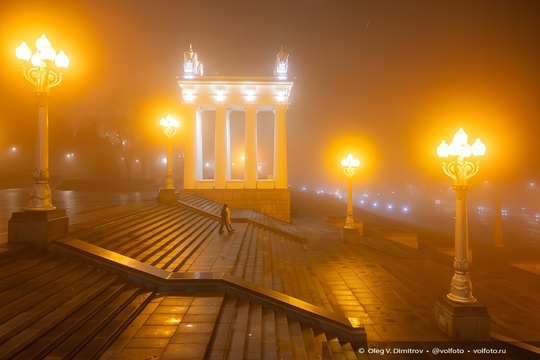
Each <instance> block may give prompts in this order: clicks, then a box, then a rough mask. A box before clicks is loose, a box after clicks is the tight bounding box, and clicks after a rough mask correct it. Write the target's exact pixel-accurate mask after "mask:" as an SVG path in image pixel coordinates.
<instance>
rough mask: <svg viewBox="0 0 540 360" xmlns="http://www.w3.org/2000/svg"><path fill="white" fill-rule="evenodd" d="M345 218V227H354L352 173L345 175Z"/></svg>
mask: <svg viewBox="0 0 540 360" xmlns="http://www.w3.org/2000/svg"><path fill="white" fill-rule="evenodd" d="M347 183H348V190H347V218H346V219H345V228H346V229H354V217H353V201H352V175H350V176H347Z"/></svg>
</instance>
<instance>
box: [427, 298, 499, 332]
mask: <svg viewBox="0 0 540 360" xmlns="http://www.w3.org/2000/svg"><path fill="white" fill-rule="evenodd" d="M435 320H436V321H437V326H438V327H439V329H441V330H442V331H444V332H445V333H446V335H448V336H449V337H450V338H451V339H452V340H456V341H489V340H490V335H489V334H490V327H491V318H490V317H489V314H488V312H487V307H486V306H483V305H478V304H467V305H465V304H458V303H454V302H452V301H450V300H448V299H446V298H439V299H437V301H435Z"/></svg>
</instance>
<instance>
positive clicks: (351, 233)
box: [340, 228, 362, 244]
mask: <svg viewBox="0 0 540 360" xmlns="http://www.w3.org/2000/svg"><path fill="white" fill-rule="evenodd" d="M340 232H341V241H343V242H344V243H351V244H356V243H357V242H358V240H360V238H361V237H362V233H361V232H360V231H359V230H358V229H357V228H353V229H348V228H341V230H340Z"/></svg>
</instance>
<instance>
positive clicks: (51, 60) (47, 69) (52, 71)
mask: <svg viewBox="0 0 540 360" xmlns="http://www.w3.org/2000/svg"><path fill="white" fill-rule="evenodd" d="M36 49H37V50H36V52H35V53H34V54H33V55H32V51H31V50H30V48H29V47H28V46H27V45H26V43H25V42H23V43H22V44H21V45H19V46H18V47H17V49H16V52H15V53H16V56H17V58H18V59H19V60H22V61H24V65H23V66H24V71H23V74H24V77H25V78H26V79H27V80H28V81H30V82H31V83H32V84H33V85H34V86H35V87H36V92H35V95H36V98H37V104H38V138H37V157H36V168H35V169H34V190H33V194H32V196H31V198H30V202H29V204H28V206H26V208H25V210H30V211H47V210H54V209H55V206H53V204H52V195H51V188H50V187H49V115H48V106H49V90H50V88H52V87H54V86H56V85H58V84H60V82H62V72H61V70H60V69H62V68H67V67H68V65H69V59H68V57H67V56H66V54H64V52H63V51H60V52H59V53H58V54H56V51H55V50H54V48H53V47H52V46H51V43H50V42H49V40H47V37H46V36H45V34H43V35H41V37H40V38H39V39H38V40H37V41H36Z"/></svg>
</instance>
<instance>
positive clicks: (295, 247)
mask: <svg viewBox="0 0 540 360" xmlns="http://www.w3.org/2000/svg"><path fill="white" fill-rule="evenodd" d="M155 196H156V194H155V192H140V193H129V194H128V193H113V192H111V193H107V192H102V193H95V192H71V191H70V192H61V191H56V192H55V205H56V206H57V207H59V208H64V209H66V212H67V213H68V216H69V218H70V232H71V233H72V234H74V236H73V237H75V238H77V234H80V238H81V239H83V241H84V236H85V235H84V234H89V233H90V231H91V229H95V228H100V229H101V228H106V226H107V225H106V224H110V223H111V220H112V219H119V218H126V217H129V216H131V215H132V214H134V213H139V214H145V211H148V209H150V208H154V209H156V210H154V211H156V212H157V211H164V210H162V208H161V207H159V206H158V207H156V206H157V205H156V200H155ZM0 197H1V201H2V203H3V204H4V206H3V207H2V209H1V212H0V220H1V221H0V240H1V241H2V243H3V244H4V245H3V246H7V245H6V244H5V242H6V238H7V221H8V220H9V217H10V215H11V212H12V211H18V210H20V208H17V206H19V207H21V205H20V204H24V199H25V194H24V191H21V190H1V191H0ZM16 204H19V205H16ZM328 209H332V207H328ZM329 211H331V210H329ZM247 213H248V212H245V211H243V210H241V209H233V218H236V219H237V220H238V219H241V218H242V217H244V216H246V214H247ZM299 215H301V213H300V214H299ZM328 215H336V214H328ZM359 215H360V216H359V217H362V218H363V220H364V236H363V237H362V239H360V240H359V241H358V242H353V243H344V242H343V241H342V240H341V238H340V232H339V229H338V228H336V227H335V226H332V225H330V224H328V221H327V219H326V218H325V217H323V216H318V217H314V216H311V215H310V217H302V216H299V217H297V218H293V220H292V222H291V227H290V231H291V232H294V233H296V234H298V235H299V236H300V237H301V238H302V239H303V240H302V241H301V242H298V243H294V244H292V245H291V244H288V243H287V244H288V245H287V247H285V246H283V247H281V248H278V247H279V244H285V242H283V241H282V240H279V239H276V240H275V242H273V243H272V244H273V245H272V246H273V247H274V248H273V249H272V250H273V251H274V252H275V253H279V254H282V256H283V258H282V259H275V261H274V263H273V264H274V265H273V266H274V267H276V265H275V264H279V273H280V274H282V275H281V276H282V279H280V282H279V285H276V281H275V280H270V282H271V283H270V284H266V283H265V274H266V275H268V274H270V273H273V274H275V273H277V271H278V270H277V269H270V268H263V269H262V270H261V271H259V270H260V269H259V270H258V269H257V266H256V265H255V264H256V263H257V261H258V260H256V259H257V256H258V255H257V252H256V251H255V250H252V251H251V252H249V251H248V252H246V253H245V256H243V257H240V258H243V259H245V261H246V264H245V265H244V266H243V267H242V269H244V270H243V273H242V274H238V276H240V277H243V278H244V279H247V280H248V281H251V282H253V283H257V282H260V283H261V285H262V286H265V287H274V289H275V290H278V291H280V292H282V293H284V294H287V295H290V296H294V297H295V298H298V299H300V300H302V301H305V302H306V303H309V304H313V305H315V306H316V307H319V308H321V309H324V310H325V311H329V312H334V313H337V314H341V315H344V316H346V317H348V318H352V319H356V320H357V321H359V322H360V323H361V325H362V326H363V327H364V328H365V332H366V334H367V339H368V344H367V346H368V348H369V347H370V348H372V349H385V348H404V349H406V348H408V347H416V348H422V349H424V350H426V351H427V350H430V349H431V348H433V347H434V346H435V344H441V343H442V344H447V345H448V347H452V346H454V345H453V344H452V342H451V341H450V339H449V338H448V337H447V336H446V335H445V334H444V333H443V332H442V331H441V330H440V329H438V328H437V326H436V323H435V316H434V304H435V301H436V300H437V299H438V298H439V297H444V296H445V295H446V293H447V292H448V291H449V283H450V279H451V277H452V274H453V268H452V256H451V255H450V254H448V246H447V245H448V244H444V243H441V242H438V241H437V239H433V241H432V242H428V243H426V244H420V246H419V247H418V249H415V248H412V247H409V246H404V245H403V244H400V243H397V242H395V241H392V240H389V239H387V238H385V232H384V229H388V228H390V227H392V226H396V224H394V223H391V222H388V223H386V222H384V220H383V219H381V218H377V217H375V216H372V215H370V214H359ZM140 216H141V217H142V216H143V215H140ZM234 227H235V229H236V232H235V233H233V234H232V235H229V236H227V237H223V236H222V235H219V234H218V233H217V231H212V232H211V233H209V235H208V236H209V240H208V243H209V245H208V246H207V249H208V252H207V254H206V256H203V255H201V256H199V257H198V258H197V259H195V260H194V261H193V262H191V263H189V264H184V265H182V266H183V267H182V268H177V270H176V271H179V269H181V272H184V271H185V272H190V273H194V272H220V271H227V270H230V269H236V268H238V264H236V263H235V264H233V262H235V261H236V262H237V261H238V258H239V257H235V258H234V259H232V258H230V259H228V258H227V255H226V254H227V253H226V252H225V251H224V250H223V249H226V248H227V249H231V248H234V247H235V246H236V245H235V244H240V243H241V239H243V238H246V236H245V234H246V233H247V232H250V231H253V230H252V229H251V228H250V225H249V224H247V223H245V222H241V221H238V222H236V223H234ZM92 231H95V230H92ZM104 231H105V230H104ZM89 237H90V236H89ZM267 240H268V239H267ZM423 241H426V242H427V241H429V239H424V240H423ZM268 242H270V240H268ZM238 246H240V245H238ZM261 246H262V245H261ZM276 249H277V250H276ZM263 250H264V249H263ZM212 251H213V253H215V254H219V256H218V255H216V256H215V257H213V255H211V253H212ZM246 251H247V250H246ZM240 253H241V251H240ZM264 253H265V252H264V251H263V252H261V254H263V255H260V256H264ZM473 253H474V255H473V267H472V271H471V278H472V281H473V293H474V295H475V297H477V298H478V299H479V302H480V303H481V304H483V305H485V306H487V309H488V312H489V314H490V316H491V337H492V339H494V342H493V344H491V345H489V346H493V347H501V346H503V347H504V346H506V345H504V344H512V345H517V346H518V347H519V348H527V349H529V350H530V352H529V353H530V354H538V356H540V352H539V350H538V348H539V346H540V344H539V339H540V314H539V312H538V311H537V309H539V308H540V286H539V285H540V276H538V275H537V274H535V273H534V271H527V268H526V267H523V266H514V265H512V264H510V261H506V260H507V258H505V254H504V249H495V248H491V247H489V246H485V247H483V248H478V251H477V250H474V249H473ZM250 254H253V264H254V265H253V266H251V267H250V265H249V264H248V263H249V261H250V260H249V259H250V256H251V255H250ZM276 256H277V255H276ZM505 259H506V260H505ZM261 261H262V260H261ZM505 261H506V262H505ZM142 262H144V260H143V261H142ZM265 263H266V262H265ZM530 267H531V268H534V267H533V266H530ZM248 269H250V270H248ZM249 271H252V273H250V272H249ZM233 275H237V274H235V273H234V272H233ZM268 276H270V275H268ZM276 286H278V288H277V289H276ZM192 301H193V299H191V300H190V299H189V298H178V296H176V295H175V294H172V293H167V292H163V293H160V294H157V295H156V296H155V297H154V298H153V299H152V301H151V303H150V305H149V306H147V308H146V309H145V310H144V311H143V312H142V313H141V314H140V315H139V317H138V318H137V319H136V320H135V321H134V322H133V324H132V325H131V326H130V327H129V328H128V329H127V330H126V331H125V332H124V334H123V335H121V336H120V338H119V339H118V341H117V342H115V343H114V344H113V345H112V346H111V347H110V349H109V351H108V352H107V353H106V354H105V355H104V356H103V358H104V359H114V358H137V356H141V355H142V351H143V350H141V349H142V348H144V349H146V350H145V351H147V353H146V354H145V355H144V356H146V357H144V358H152V356H155V354H156V351H155V349H157V348H159V349H162V352H161V353H160V356H161V357H162V358H175V355H173V354H176V356H178V354H179V353H180V351H181V350H180V349H185V347H182V343H183V341H185V340H182V339H184V338H179V337H178V336H175V331H176V329H177V328H178V327H179V326H181V324H167V326H161V327H160V324H161V325H163V324H162V323H160V319H163V318H167V319H170V318H171V316H168V315H164V312H166V311H167V310H168V309H173V308H175V307H178V306H183V307H184V310H185V311H190V313H191V311H200V309H201V307H200V305H205V306H207V307H206V308H202V309H204V310H205V311H207V313H205V314H200V315H206V316H207V317H208V316H213V315H212V314H211V313H208V311H210V310H211V309H214V310H215V307H212V305H213V304H214V303H216V302H221V301H223V300H220V299H216V298H213V296H209V297H208V299H207V300H206V301H207V303H205V304H198V305H199V307H197V306H194V307H193V308H192V310H189V309H190V305H192ZM197 301H202V300H200V298H199V300H197ZM193 305H197V304H193ZM197 309H198V310H197ZM214 310H212V311H214ZM193 314H195V313H193ZM169 315H170V314H169ZM214 315H215V314H214ZM158 329H159V331H160V332H161V335H160V336H159V337H156V336H155V335H152V334H155V332H154V333H153V332H152V330H154V331H158ZM145 331H146V334H147V336H145V335H144V332H145ZM194 336H195V335H194ZM197 337H198V339H199V340H197V341H201V342H207V341H208V333H207V332H206V330H204V331H201V332H200V333H198V335H197ZM145 341H146V344H147V345H148V343H150V342H151V343H152V344H153V345H150V346H149V347H148V346H147V347H143V346H141V343H143V342H145ZM501 341H502V342H501ZM164 342H166V343H167V344H168V345H167V346H166V345H165V344H164ZM134 344H135V345H134ZM137 344H138V346H136V345H137ZM501 344H502V345H501ZM149 348H150V349H153V350H152V351H150V350H148V349H149ZM137 349H138V350H137ZM175 349H176V350H175ZM137 351H139V352H137ZM134 354H138V355H134ZM152 354H154V355H152ZM191 355H193V354H191ZM378 355H380V354H377V353H372V355H371V357H370V356H369V354H367V353H365V354H363V355H360V354H357V356H359V357H360V358H362V356H364V357H365V358H378V357H376V356H378ZM130 356H134V357H130ZM186 356H188V355H186ZM531 356H532V355H531ZM176 358H182V357H176ZM293 358H294V357H293ZM402 358H412V357H406V356H405V357H402ZM492 358H497V357H492ZM501 358H513V357H501ZM532 358H534V357H531V359H532Z"/></svg>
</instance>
